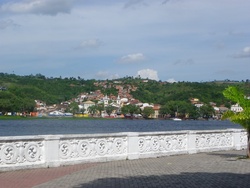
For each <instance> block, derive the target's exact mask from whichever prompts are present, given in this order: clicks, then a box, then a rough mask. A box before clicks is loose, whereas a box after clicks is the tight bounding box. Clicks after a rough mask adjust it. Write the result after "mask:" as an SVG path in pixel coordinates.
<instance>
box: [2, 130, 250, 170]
mask: <svg viewBox="0 0 250 188" xmlns="http://www.w3.org/2000/svg"><path fill="white" fill-rule="evenodd" d="M246 146H247V133H246V131H245V130H241V129H228V130H213V131H175V132H143V133H138V132H137V133H134V132H128V133H112V134H87V135H85V134H83V135H39V136H16V137H0V171H6V170H16V169H25V168H38V167H57V166H61V165H69V164H77V163H88V162H105V161H112V160H126V159H129V160H130V159H140V158H148V157H159V156H168V155H176V154H178V155H179V154H193V153H198V152H210V151H219V150H241V149H244V148H246Z"/></svg>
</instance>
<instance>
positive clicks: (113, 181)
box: [0, 150, 250, 188]
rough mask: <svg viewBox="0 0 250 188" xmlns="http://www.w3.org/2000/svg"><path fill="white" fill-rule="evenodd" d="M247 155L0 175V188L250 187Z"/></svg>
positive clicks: (194, 156) (221, 153) (205, 155)
mask: <svg viewBox="0 0 250 188" xmlns="http://www.w3.org/2000/svg"><path fill="white" fill-rule="evenodd" d="M245 154H246V151H242V150H241V151H218V152H210V153H198V154H192V155H175V156H166V157H160V158H149V159H139V160H124V161H112V162H106V163H90V164H79V165H72V166H64V167H57V168H47V169H29V170H18V171H10V172H0V187H1V188H30V187H34V188H153V187H155V188H158V187H162V188H166V187H167V188H168V187H170V188H172V187H173V188H182V187H199V188H208V187H213V188H219V187H221V188H228V187H231V188H235V187H240V188H244V187H250V159H244V158H242V157H243V156H245Z"/></svg>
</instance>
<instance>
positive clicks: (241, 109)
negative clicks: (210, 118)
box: [230, 103, 243, 112]
mask: <svg viewBox="0 0 250 188" xmlns="http://www.w3.org/2000/svg"><path fill="white" fill-rule="evenodd" d="M230 110H231V111H233V112H242V111H243V108H242V107H241V106H240V105H239V104H238V103H237V104H235V105H232V106H231V109H230Z"/></svg>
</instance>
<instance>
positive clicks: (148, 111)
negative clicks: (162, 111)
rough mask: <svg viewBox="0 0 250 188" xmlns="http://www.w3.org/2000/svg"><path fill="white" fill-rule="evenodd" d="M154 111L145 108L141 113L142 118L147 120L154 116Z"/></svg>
mask: <svg viewBox="0 0 250 188" xmlns="http://www.w3.org/2000/svg"><path fill="white" fill-rule="evenodd" d="M154 112H155V111H154V109H153V108H152V107H145V108H144V109H143V111H142V114H143V117H144V118H146V119H148V118H149V117H150V116H151V115H153V114H154Z"/></svg>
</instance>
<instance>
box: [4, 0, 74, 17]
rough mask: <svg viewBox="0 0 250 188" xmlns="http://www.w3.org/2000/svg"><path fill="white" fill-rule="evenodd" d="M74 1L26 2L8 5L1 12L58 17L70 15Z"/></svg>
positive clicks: (38, 0) (45, 0)
mask: <svg viewBox="0 0 250 188" xmlns="http://www.w3.org/2000/svg"><path fill="white" fill-rule="evenodd" d="M72 4H73V0H24V1H22V2H16V3H11V2H10V3H6V4H3V5H2V6H1V7H0V12H1V11H2V12H13V13H31V14H44V15H52V16H54V15H57V14H58V13H70V11H71V7H72Z"/></svg>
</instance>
